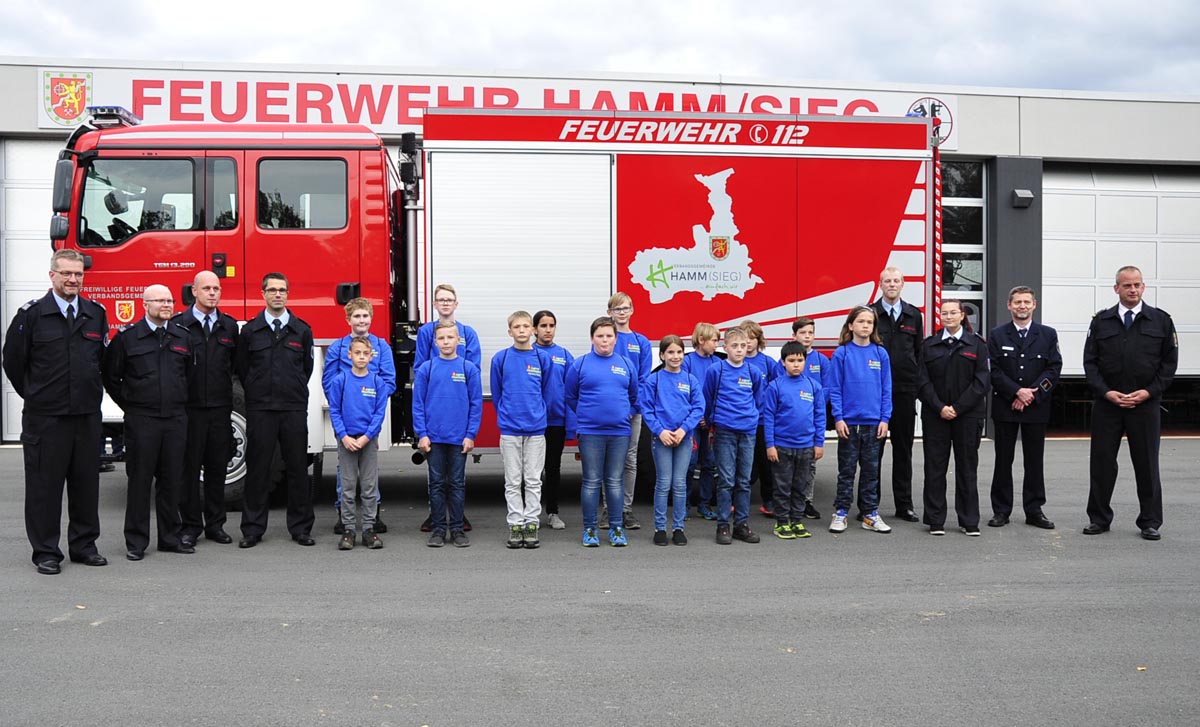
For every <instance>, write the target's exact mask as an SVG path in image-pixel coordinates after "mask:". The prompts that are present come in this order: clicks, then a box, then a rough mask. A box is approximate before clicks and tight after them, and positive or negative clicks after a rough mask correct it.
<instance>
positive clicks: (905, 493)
mask: <svg viewBox="0 0 1200 727" xmlns="http://www.w3.org/2000/svg"><path fill="white" fill-rule="evenodd" d="M916 433H917V392H915V391H893V392H892V418H891V420H890V421H889V422H888V439H889V440H890V441H891V443H892V499H893V500H895V502H896V512H899V513H903V512H904V511H905V510H912V509H914V508H913V494H912V471H913V456H912V450H913V440H914V439H915V438H916ZM884 444H886V442H884ZM884 449H885V448H884V447H882V446H881V447H880V448H879V463H880V472H882V471H883V468H882V465H883V450H884ZM882 496H883V493H882V487H881V490H880V498H881V499H882ZM859 509H862V505H861V503H860V505H859Z"/></svg>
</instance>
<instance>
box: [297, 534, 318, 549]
mask: <svg viewBox="0 0 1200 727" xmlns="http://www.w3.org/2000/svg"><path fill="white" fill-rule="evenodd" d="M292 540H295V541H296V542H297V543H299V544H300V545H303V546H305V547H308V546H310V545H316V544H317V541H315V540H313V538H312V536H311V535H308V534H307V533H306V534H304V535H293V536H292Z"/></svg>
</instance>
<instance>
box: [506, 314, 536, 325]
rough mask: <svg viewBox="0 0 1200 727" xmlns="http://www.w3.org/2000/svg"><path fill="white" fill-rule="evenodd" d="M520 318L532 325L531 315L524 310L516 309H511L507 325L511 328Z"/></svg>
mask: <svg viewBox="0 0 1200 727" xmlns="http://www.w3.org/2000/svg"><path fill="white" fill-rule="evenodd" d="M520 320H526V321H529V324H530V325H533V316H531V315H529V313H528V312H526V311H523V310H518V311H513V312H512V314H511V315H509V317H508V327H509V328H512V326H513V324H514V323H516V322H517V321H520Z"/></svg>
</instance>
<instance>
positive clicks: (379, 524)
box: [375, 512, 387, 533]
mask: <svg viewBox="0 0 1200 727" xmlns="http://www.w3.org/2000/svg"><path fill="white" fill-rule="evenodd" d="M375 532H377V533H386V532H387V523H385V522H384V521H383V518H381V517H380V513H378V512H376V513H375Z"/></svg>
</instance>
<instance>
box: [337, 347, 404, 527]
mask: <svg viewBox="0 0 1200 727" xmlns="http://www.w3.org/2000/svg"><path fill="white" fill-rule="evenodd" d="M374 355H375V350H374V347H373V346H372V345H371V340H370V339H369V338H367V337H366V336H355V337H354V339H353V340H352V341H351V342H350V347H349V351H348V355H347V359H348V360H349V361H350V366H351V368H350V370H349V371H337V372H336V373H334V375H333V376H331V377H329V379H328V381H325V382H323V383H324V388H325V398H326V399H327V400H328V401H329V420H330V423H332V424H333V433H334V434H335V435H336V436H337V439H338V484H339V485H340V491H341V497H342V502H341V513H342V515H341V517H342V523H343V524H344V525H345V530H344V532H343V533H342V539H341V542H339V543H338V550H351V549H353V548H354V535H355V533H356V532H357V530H356V523H355V519H356V518H355V512H354V493H355V490H356V489H361V491H362V542H363V545H365V546H367V547H368V548H371V549H372V550H375V549H378V548H382V547H383V541H382V540H380V539H379V535H377V534H376V531H375V519H376V513H377V503H378V498H377V493H378V490H379V431H380V430H381V429H382V428H383V418H384V415H385V414H387V407H388V397H387V394H388V393H390V392H389V389H388V384H387V382H386V381H385V380H384V378H383V376H381V375H380V374H378V373H373V372H372V371H371V370H370V368H369V366H370V362H371V360H372V359H373V357H374ZM322 378H324V377H322Z"/></svg>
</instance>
